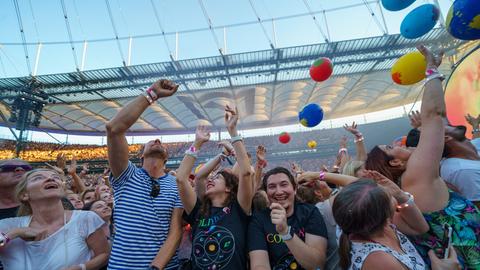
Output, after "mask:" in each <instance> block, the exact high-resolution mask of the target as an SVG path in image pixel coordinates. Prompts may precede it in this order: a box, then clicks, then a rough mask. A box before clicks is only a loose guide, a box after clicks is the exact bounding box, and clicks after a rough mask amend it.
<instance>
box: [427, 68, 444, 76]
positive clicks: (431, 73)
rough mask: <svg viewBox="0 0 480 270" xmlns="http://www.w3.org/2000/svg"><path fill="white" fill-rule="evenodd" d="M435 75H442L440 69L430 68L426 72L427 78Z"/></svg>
mask: <svg viewBox="0 0 480 270" xmlns="http://www.w3.org/2000/svg"><path fill="white" fill-rule="evenodd" d="M435 73H440V72H438V69H437V68H436V67H433V68H428V69H427V70H426V71H425V76H427V77H429V76H432V75H433V74H435Z"/></svg>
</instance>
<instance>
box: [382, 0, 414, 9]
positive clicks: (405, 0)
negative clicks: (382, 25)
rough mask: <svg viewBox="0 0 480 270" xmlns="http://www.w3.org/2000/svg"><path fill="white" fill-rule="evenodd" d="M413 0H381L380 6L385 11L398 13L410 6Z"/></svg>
mask: <svg viewBox="0 0 480 270" xmlns="http://www.w3.org/2000/svg"><path fill="white" fill-rule="evenodd" d="M413 2H415V0H382V5H383V7H384V8H385V9H386V10H390V11H399V10H402V9H404V8H406V7H408V6H410V5H411V4H412V3H413Z"/></svg>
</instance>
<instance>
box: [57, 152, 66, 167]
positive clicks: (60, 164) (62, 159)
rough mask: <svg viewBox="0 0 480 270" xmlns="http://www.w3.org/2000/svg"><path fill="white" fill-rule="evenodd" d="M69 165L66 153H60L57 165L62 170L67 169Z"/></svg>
mask: <svg viewBox="0 0 480 270" xmlns="http://www.w3.org/2000/svg"><path fill="white" fill-rule="evenodd" d="M66 165H67V159H66V157H65V154H64V153H58V155H57V167H58V168H60V169H61V170H63V169H65V167H66Z"/></svg>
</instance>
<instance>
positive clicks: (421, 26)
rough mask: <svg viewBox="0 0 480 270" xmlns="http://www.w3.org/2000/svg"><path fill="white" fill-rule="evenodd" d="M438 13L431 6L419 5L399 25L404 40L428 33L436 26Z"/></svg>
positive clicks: (435, 8)
mask: <svg viewBox="0 0 480 270" xmlns="http://www.w3.org/2000/svg"><path fill="white" fill-rule="evenodd" d="M439 15H440V11H439V9H438V8H437V6H435V5H433V4H425V5H421V6H419V7H417V8H415V9H414V10H412V11H410V13H408V14H407V16H405V18H404V19H403V21H402V24H401V25H400V34H401V35H402V36H403V37H404V38H408V39H415V38H419V37H421V36H423V35H425V34H426V33H428V32H429V31H430V30H432V28H433V27H434V26H435V24H437V21H438V17H439Z"/></svg>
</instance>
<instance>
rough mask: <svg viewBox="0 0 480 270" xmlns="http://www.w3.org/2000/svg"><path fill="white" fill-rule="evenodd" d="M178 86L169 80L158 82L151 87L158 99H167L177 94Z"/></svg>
mask: <svg viewBox="0 0 480 270" xmlns="http://www.w3.org/2000/svg"><path fill="white" fill-rule="evenodd" d="M178 87H179V85H178V84H176V83H175V82H173V81H170V80H158V81H156V82H154V83H153V84H152V86H151V88H153V90H154V91H155V94H157V96H158V98H162V97H169V96H171V95H173V94H175V92H177V90H178Z"/></svg>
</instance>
